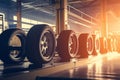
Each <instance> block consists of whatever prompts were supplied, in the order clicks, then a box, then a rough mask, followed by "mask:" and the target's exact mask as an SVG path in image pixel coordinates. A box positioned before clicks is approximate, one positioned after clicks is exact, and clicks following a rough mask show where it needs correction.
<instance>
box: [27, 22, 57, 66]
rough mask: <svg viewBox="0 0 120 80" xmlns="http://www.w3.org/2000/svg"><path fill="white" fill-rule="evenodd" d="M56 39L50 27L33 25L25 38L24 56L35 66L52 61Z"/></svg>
mask: <svg viewBox="0 0 120 80" xmlns="http://www.w3.org/2000/svg"><path fill="white" fill-rule="evenodd" d="M55 48H56V39H55V35H54V32H53V31H52V29H51V28H50V26H48V25H45V24H42V25H34V26H33V27H32V28H31V29H30V30H29V32H28V34H27V38H26V55H27V58H28V60H29V61H30V62H32V63H33V64H35V65H41V64H44V63H48V62H50V61H51V60H52V59H53V56H54V52H55Z"/></svg>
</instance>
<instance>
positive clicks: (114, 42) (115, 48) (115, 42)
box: [113, 37, 117, 52]
mask: <svg viewBox="0 0 120 80" xmlns="http://www.w3.org/2000/svg"><path fill="white" fill-rule="evenodd" d="M113 51H115V52H117V39H116V38H115V37H113Z"/></svg>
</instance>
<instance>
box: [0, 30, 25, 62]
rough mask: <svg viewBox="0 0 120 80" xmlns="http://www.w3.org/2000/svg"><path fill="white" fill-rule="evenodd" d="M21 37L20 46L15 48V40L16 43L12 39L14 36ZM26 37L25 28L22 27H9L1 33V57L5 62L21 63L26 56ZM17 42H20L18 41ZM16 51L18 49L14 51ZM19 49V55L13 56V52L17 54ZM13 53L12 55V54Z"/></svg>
mask: <svg viewBox="0 0 120 80" xmlns="http://www.w3.org/2000/svg"><path fill="white" fill-rule="evenodd" d="M15 36H16V38H18V39H19V41H20V47H16V48H15V44H16V43H14V42H15V41H13V43H14V45H11V44H13V43H12V42H11V41H12V40H13V39H12V38H14V40H15ZM25 38H26V35H25V33H24V31H23V30H21V29H17V28H14V29H7V30H5V31H3V32H2V34H1V35H0V58H1V60H2V61H3V62H4V64H16V63H21V62H23V61H24V58H25ZM17 43H19V42H18V41H17ZM14 51H16V52H15V53H14ZM17 51H18V52H19V54H18V55H16V56H14V57H12V56H13V55H12V54H16V53H17ZM11 55H12V56H11Z"/></svg>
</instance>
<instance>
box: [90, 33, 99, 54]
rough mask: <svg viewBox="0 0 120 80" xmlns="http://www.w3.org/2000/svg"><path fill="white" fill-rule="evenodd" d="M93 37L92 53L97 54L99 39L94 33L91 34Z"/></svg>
mask: <svg viewBox="0 0 120 80" xmlns="http://www.w3.org/2000/svg"><path fill="white" fill-rule="evenodd" d="M92 37H93V45H94V48H93V52H92V55H98V53H99V52H100V40H99V38H98V37H97V36H96V35H92Z"/></svg>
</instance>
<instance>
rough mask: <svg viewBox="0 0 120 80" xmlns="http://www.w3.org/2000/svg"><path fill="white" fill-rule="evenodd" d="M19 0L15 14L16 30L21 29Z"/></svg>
mask: <svg viewBox="0 0 120 80" xmlns="http://www.w3.org/2000/svg"><path fill="white" fill-rule="evenodd" d="M21 7H22V6H21V0H17V13H16V16H17V26H16V27H17V28H21V27H22V26H21Z"/></svg>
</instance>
